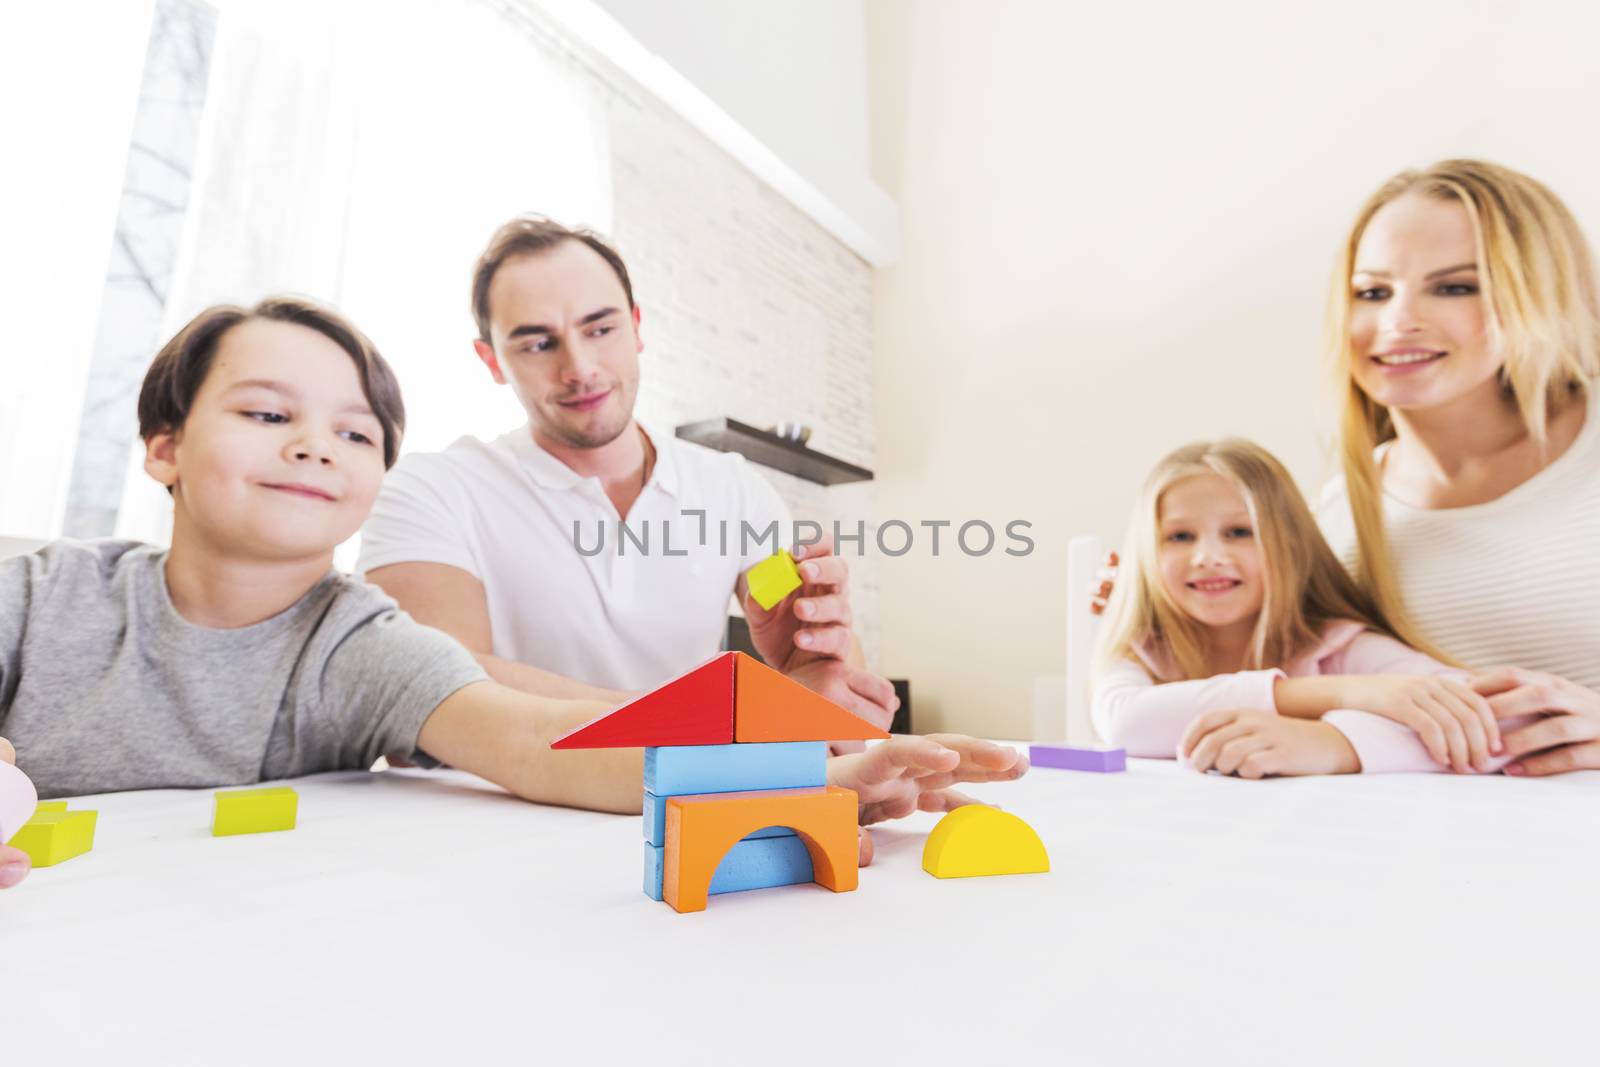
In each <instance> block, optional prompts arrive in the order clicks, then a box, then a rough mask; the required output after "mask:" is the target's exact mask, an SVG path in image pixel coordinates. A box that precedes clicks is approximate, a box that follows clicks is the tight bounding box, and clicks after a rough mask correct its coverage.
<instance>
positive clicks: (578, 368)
mask: <svg viewBox="0 0 1600 1067" xmlns="http://www.w3.org/2000/svg"><path fill="white" fill-rule="evenodd" d="M489 340H490V343H489V344H485V343H483V342H482V341H478V342H476V343H475V347H476V348H477V350H478V357H479V358H480V359H482V360H483V362H484V364H485V365H486V366H487V367H488V368H489V372H490V373H491V374H493V375H494V380H495V381H497V382H500V383H501V384H504V385H510V386H511V391H512V392H514V393H515V394H516V396H517V399H518V400H520V401H521V402H522V407H523V410H524V411H526V412H527V413H528V419H529V421H530V422H531V423H532V425H533V429H534V433H535V434H536V435H538V436H541V437H543V438H545V439H547V440H549V441H551V442H553V443H556V444H560V445H565V446H567V447H569V448H599V447H600V446H602V445H606V444H609V443H610V442H612V441H614V440H615V439H616V438H617V437H618V435H620V434H621V433H622V431H623V430H626V429H627V428H628V424H629V423H630V422H631V421H632V419H633V401H634V398H635V397H636V396H637V395H638V392H639V353H640V351H641V350H643V348H644V345H643V344H642V343H641V342H640V340H639V313H638V309H637V308H635V309H633V310H632V311H630V310H629V308H628V297H627V294H626V293H625V292H624V291H623V288H622V282H621V280H620V279H619V278H618V277H617V275H616V272H615V271H613V270H612V269H611V266H610V264H608V263H607V262H606V261H605V260H604V259H602V258H600V255H599V254H598V253H597V252H595V251H594V250H593V249H592V248H590V247H589V246H588V245H585V244H583V243H582V242H579V241H563V242H562V243H561V244H559V245H557V246H556V247H555V248H552V249H550V250H549V251H547V252H542V253H539V254H537V255H529V256H518V257H515V258H513V259H509V260H507V261H506V262H505V263H503V264H502V265H501V266H500V269H499V270H498V271H496V272H495V276H494V281H493V282H491V283H490V286H489Z"/></svg>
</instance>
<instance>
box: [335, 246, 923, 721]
mask: <svg viewBox="0 0 1600 1067" xmlns="http://www.w3.org/2000/svg"><path fill="white" fill-rule="evenodd" d="M472 304H473V315H474V317H475V319H476V320H477V326H478V331H479V337H478V340H477V341H475V342H474V347H475V348H476V350H477V353H478V357H479V359H481V360H482V361H483V364H484V366H485V367H486V368H487V369H488V371H489V373H490V374H491V375H493V377H494V380H495V381H496V382H498V383H500V384H503V385H507V386H509V387H510V388H511V390H512V392H513V393H515V394H516V396H517V399H518V400H520V401H521V403H522V406H523V409H524V410H526V411H527V413H528V424H527V425H526V426H523V427H520V428H519V429H516V430H513V431H512V432H510V433H508V434H505V435H504V436H502V437H499V438H496V439H494V440H492V441H480V440H478V439H476V438H473V437H464V438H462V439H461V440H459V441H457V442H456V443H455V444H453V445H451V446H450V447H449V448H448V449H446V450H445V451H443V452H440V453H434V454H417V453H412V454H408V455H406V456H403V457H402V458H401V459H400V462H399V464H398V465H397V466H396V467H395V468H394V469H393V470H392V471H391V472H390V473H389V476H388V478H387V479H386V480H385V482H384V487H383V491H382V493H381V494H380V496H379V498H378V502H377V505H376V506H375V507H374V508H373V512H372V517H371V519H370V520H369V521H368V523H367V525H366V527H365V528H364V529H363V531H362V544H361V558H360V562H359V564H358V570H360V571H363V572H365V573H366V576H367V578H368V579H369V580H370V581H372V582H374V583H376V584H378V585H380V586H382V587H383V588H384V589H385V590H386V591H387V592H388V593H389V594H390V595H392V596H393V597H394V598H395V599H396V600H397V601H399V603H400V606H401V607H402V608H404V609H405V610H407V611H408V612H410V613H411V615H412V616H413V617H415V618H416V619H417V620H418V621H419V622H422V623H425V624H427V625H430V626H435V627H438V628H439V629H441V630H444V631H445V632H446V633H449V634H451V635H453V636H454V637H455V638H456V639H457V640H459V641H461V643H462V644H464V645H466V647H467V648H468V649H470V650H471V651H473V652H474V653H476V654H477V655H478V658H479V660H480V661H481V662H482V663H483V664H484V666H485V667H486V668H487V670H488V671H489V673H490V674H491V675H492V676H493V677H494V678H495V679H496V680H497V681H500V682H502V683H504V684H508V685H513V686H517V687H518V688H522V689H526V690H531V691H534V692H542V693H548V694H551V695H556V696H598V697H602V698H612V699H615V698H617V697H618V696H619V695H620V694H622V693H634V692H639V691H642V690H647V689H650V688H652V687H654V686H657V685H659V684H661V683H662V682H665V681H667V680H668V679H670V678H673V677H675V676H676V675H679V674H681V673H683V672H684V671H686V670H688V669H689V668H691V667H693V666H695V665H696V664H698V663H700V662H701V661H703V660H705V659H707V658H709V657H710V656H712V655H714V654H715V653H716V651H717V649H718V648H719V647H720V644H721V638H722V634H723V631H724V627H725V625H726V621H727V607H728V597H729V595H730V594H732V595H735V596H737V597H738V598H739V602H740V603H741V604H742V605H743V606H744V610H745V614H746V617H747V619H748V621H749V623H750V632H751V638H752V641H753V643H754V644H755V646H756V649H757V650H758V651H759V652H760V653H761V656H762V658H763V659H765V660H766V661H767V662H768V663H769V664H772V665H773V666H775V667H777V668H778V669H780V670H782V671H783V672H784V673H785V674H788V675H789V676H790V677H792V678H794V679H796V680H797V681H800V682H802V683H804V684H805V685H807V686H809V687H810V688H812V689H814V690H816V691H817V692H819V693H821V694H823V695H824V696H826V697H828V698H829V699H831V700H833V701H835V702H836V703H839V704H840V705H842V706H844V707H846V708H848V709H849V710H850V711H852V712H854V713H855V714H857V715H860V716H861V717H863V718H865V719H868V720H870V721H872V722H874V723H876V724H877V725H879V726H881V727H887V726H888V724H889V721H890V720H891V719H892V717H893V715H894V710H895V707H896V705H897V703H898V702H897V700H896V698H895V695H894V689H893V687H892V686H891V685H890V684H889V683H888V682H887V681H886V680H884V679H883V678H880V677H878V676H877V675H875V674H873V673H871V672H869V671H867V670H866V669H865V667H864V664H863V661H862V657H861V652H860V646H859V644H858V643H857V642H856V640H855V638H854V636H853V635H852V633H851V632H850V594H849V581H848V579H849V575H848V569H847V567H846V565H845V562H844V560H842V559H840V558H839V557H838V556H836V555H833V554H832V552H831V551H830V549H829V548H828V547H827V546H826V545H825V544H824V545H814V546H810V547H809V548H803V549H800V550H797V551H796V552H795V555H796V558H797V559H798V560H800V571H801V575H802V577H803V578H804V579H805V580H806V584H805V586H803V587H802V588H801V589H800V590H798V591H797V592H796V593H794V594H791V595H790V596H788V597H787V598H785V599H784V600H783V601H782V602H780V603H779V604H778V605H776V607H775V608H774V609H773V610H772V611H770V612H769V611H764V610H763V609H762V608H761V606H760V605H758V604H756V603H755V601H754V600H753V599H751V598H750V597H749V596H748V595H747V593H746V588H745V580H744V572H745V571H746V570H748V569H749V568H750V567H751V566H753V565H754V564H756V563H758V562H760V561H761V560H762V559H764V558H766V557H767V556H769V555H771V554H772V553H773V552H774V551H775V550H776V548H777V547H778V545H779V544H780V543H787V541H788V540H789V537H790V534H791V525H790V522H789V513H788V509H787V508H786V507H785V506H784V504H783V501H782V500H781V499H779V497H778V495H777V493H776V492H774V490H773V489H772V487H771V486H770V485H769V484H767V482H766V481H765V480H764V479H763V478H762V477H761V476H760V475H759V474H758V473H756V472H755V471H754V470H753V469H752V468H751V467H750V465H749V464H748V463H747V462H746V461H745V460H744V458H743V457H742V456H738V455H733V454H726V453H719V452H713V451H711V450H709V449H705V448H701V447H700V446H697V445H691V444H688V443H686V442H683V441H680V440H679V439H678V438H677V437H676V436H674V435H673V434H672V433H671V432H670V431H669V430H667V429H666V428H664V427H663V428H656V427H649V428H647V427H644V426H641V425H640V424H639V422H638V421H637V420H636V419H635V418H634V416H633V405H634V399H635V397H636V396H637V394H638V390H639V353H640V351H642V349H643V344H642V342H641V341H640V337H639V322H640V314H639V308H638V307H637V306H636V305H635V303H634V300H633V288H632V284H631V282H630V281H629V278H628V272H627V267H626V266H625V265H624V264H623V262H622V259H621V257H620V256H618V255H617V253H616V252H615V251H614V250H613V249H611V248H610V247H609V246H608V245H607V244H606V243H605V242H604V241H602V240H601V239H600V238H599V237H598V236H596V235H594V234H592V233H590V232H588V231H575V230H570V229H567V228H565V227H563V226H560V225H559V224H557V223H554V222H551V221H550V220H548V219H540V218H519V219H514V220H512V221H511V222H509V223H507V224H506V225H505V226H502V227H501V228H500V229H499V230H498V231H497V232H496V233H495V235H494V237H493V238H492V239H491V240H490V243H489V247H488V248H487V249H486V250H485V251H484V253H483V255H482V257H480V259H479V261H478V265H477V268H476V270H475V272H474V276H473V291H472ZM619 520H625V522H626V526H627V528H628V530H627V532H626V533H624V532H623V531H621V530H619V528H618V523H619ZM773 524H776V526H777V531H778V533H777V534H776V536H774V535H773V534H772V533H771V532H770V531H771V530H772V528H773ZM641 539H643V540H642V541H641Z"/></svg>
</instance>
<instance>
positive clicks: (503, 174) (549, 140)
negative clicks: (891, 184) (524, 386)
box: [118, 0, 611, 565]
mask: <svg viewBox="0 0 1600 1067" xmlns="http://www.w3.org/2000/svg"><path fill="white" fill-rule="evenodd" d="M217 6H218V8H219V9H220V15H221V17H220V20H219V23H218V28H217V45H216V50H215V53H214V56H213V60H212V68H211V69H212V73H211V82H210V86H209V88H208V91H207V96H206V115H205V118H204V120H203V122H202V129H201V135H200V136H201V143H200V148H199V158H200V165H199V167H198V171H197V174H196V176H195V186H194V190H193V193H192V196H191V202H190V210H189V214H188V218H187V220H186V227H187V228H186V232H185V238H184V245H183V252H182V253H181V254H180V259H179V265H178V271H177V278H176V280H175V282H174V286H173V296H172V298H171V300H170V301H169V303H168V312H167V319H168V321H167V329H166V331H165V334H166V335H167V336H170V335H171V333H173V332H174V331H176V330H177V328H178V327H179V326H181V325H182V324H183V323H184V322H185V321H187V320H188V319H189V318H190V317H191V316H192V315H193V314H194V313H195V312H197V311H199V310H200V309H201V308H204V307H206V306H208V305H210V304H214V303H219V302H227V303H240V304H249V303H251V302H253V301H256V300H259V299H261V298H262V297H264V296H267V295H270V294H275V293H283V292H295V293H302V294H305V295H308V296H312V297H315V298H317V299H319V300H323V301H326V302H328V303H330V304H332V305H334V306H335V307H337V308H339V309H340V310H341V311H343V312H344V313H346V314H347V315H349V316H350V317H351V318H352V319H353V320H354V321H355V322H356V324H357V325H358V326H360V327H361V328H362V329H363V330H364V331H365V332H366V333H367V334H368V335H369V336H370V337H371V338H372V339H373V341H374V342H375V343H376V344H377V346H378V348H379V350H380V351H381V352H383V354H384V356H385V357H386V358H387V359H388V360H389V361H390V363H391V364H393V366H394V368H395V371H396V373H397V374H398V375H399V378H400V383H401V386H402V389H403V391H404V394H405V399H406V408H407V414H408V417H409V429H408V431H407V434H406V439H405V449H406V450H407V451H410V450H415V449H425V450H432V449H438V448H442V447H444V446H445V445H446V444H448V443H449V442H451V441H453V440H454V439H456V438H457V437H459V436H461V435H463V434H466V433H472V434H476V435H478V436H485V437H486V436H490V435H493V434H497V433H499V432H502V431H504V430H506V429H508V428H510V427H512V426H515V425H517V424H518V423H519V422H520V421H521V420H522V418H523V415H522V411H521V408H520V407H519V406H518V405H517V403H516V401H515V399H514V398H512V397H511V396H510V394H509V392H508V391H507V390H505V389H503V388H497V387H495V386H494V385H493V383H492V382H491V381H490V380H489V378H488V375H487V372H485V371H484V370H483V368H482V366H481V365H480V364H479V363H478V362H477V359H476V357H475V356H474V354H473V351H472V346H471V341H472V337H473V333H474V331H473V327H472V319H471V315H470V312H469V307H468V303H469V300H468V291H469V283H470V273H471V269H472V264H473V261H474V259H475V258H476V256H477V254H478V253H479V252H480V251H481V250H482V247H483V244H484V243H485V241H486V240H487V239H488V237H489V235H490V233H491V232H493V230H494V228H495V227H496V226H497V225H498V224H499V223H501V222H503V221H505V220H506V219H508V218H510V217H511V216H513V215H516V214H519V213H523V212H530V211H531V212H539V213H542V214H546V215H551V216H553V217H555V218H558V219H561V220H562V221H565V222H569V223H573V224H584V225H589V226H594V227H596V228H599V229H601V230H605V229H607V228H608V227H609V225H610V221H611V183H610V175H609V169H608V160H609V156H610V152H609V146H608V144H607V141H606V134H605V121H604V113H603V107H604V100H603V97H602V95H601V91H600V88H599V86H598V85H597V84H596V83H595V82H594V81H593V79H592V77H591V76H590V75H588V74H587V73H585V72H584V71H583V70H582V69H581V68H580V67H578V66H577V65H576V64H575V62H574V61H573V60H572V59H571V58H570V57H567V56H565V55H562V54H559V53H557V52H556V51H554V50H553V49H551V48H550V47H549V46H548V45H547V44H544V43H542V42H540V41H537V40H536V39H534V38H532V37H530V36H529V35H528V33H527V31H526V29H525V28H524V27H522V26H521V25H519V24H518V23H516V22H514V21H512V20H511V18H510V17H508V16H507V15H506V14H504V13H503V12H502V11H500V10H498V9H496V8H494V7H491V6H489V5H488V3H486V2H478V0H465V2H464V0H411V2H407V3H399V4H397V3H386V4H385V3H373V2H366V0H316V2H308V0H287V2H286V0H221V2H219V3H218V5H217ZM140 455H142V453H140V452H138V451H135V452H134V453H133V454H132V455H130V465H134V466H136V465H137V464H138V462H139V457H140ZM170 521H171V517H170V505H169V504H168V502H167V496H166V494H165V493H164V492H162V491H161V490H160V489H159V487H157V486H155V484H154V483H153V482H151V481H150V480H149V478H148V477H146V476H145V475H144V474H143V473H142V471H140V472H138V473H132V472H130V477H129V479H128V489H127V492H126V494H125V496H124V499H123V505H122V509H121V512H120V514H119V518H118V534H119V535H121V536H127V537H137V538H140V539H143V540H149V541H156V542H164V541H165V540H166V539H167V537H168V536H169V531H170ZM353 552H354V548H353V546H351V545H347V546H344V548H343V549H341V552H340V554H339V558H340V560H341V562H342V563H345V564H346V565H348V563H349V562H350V560H351V559H352V558H353Z"/></svg>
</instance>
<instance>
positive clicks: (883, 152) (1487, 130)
mask: <svg viewBox="0 0 1600 1067" xmlns="http://www.w3.org/2000/svg"><path fill="white" fill-rule="evenodd" d="M867 12H868V26H869V28H868V43H869V72H870V76H871V88H872V101H873V133H872V142H873V152H874V168H875V174H876V175H877V178H878V180H879V181H880V183H881V184H883V186H884V187H885V188H886V189H887V190H888V191H889V192H890V193H891V194H893V195H894V196H896V198H897V199H898V202H899V206H900V212H901V215H900V218H901V226H902V258H901V260H900V262H899V263H898V264H897V265H896V266H894V267H893V268H891V269H889V270H886V271H882V272H880V273H879V276H878V286H877V291H876V295H875V313H876V319H875V331H876V337H875V364H876V371H877V398H878V399H877V405H876V413H877V419H878V431H879V439H878V443H879V467H878V470H879V475H880V481H879V513H880V516H881V517H884V518H888V517H902V518H905V519H907V520H908V521H916V520H917V519H920V518H931V517H943V518H948V517H952V516H962V517H969V518H986V519H989V520H991V521H994V520H997V519H1004V518H1010V517H1025V518H1030V519H1032V520H1033V521H1034V523H1035V534H1036V536H1037V538H1038V543H1039V550H1038V551H1037V552H1036V553H1035V554H1034V555H1033V556H1031V557H1028V558H1026V559H1021V560H1018V559H1010V558H1006V557H998V558H995V557H990V558H985V559H979V560H968V559H965V558H963V557H961V556H959V555H956V556H953V557H951V556H941V557H940V558H939V559H937V560H936V559H933V558H931V557H929V556H928V555H926V554H924V553H913V554H912V555H908V556H906V557H904V558H902V559H899V560H885V561H882V563H881V568H880V569H881V575H880V581H881V587H882V606H883V620H882V621H883V649H884V654H883V660H882V666H883V667H884V668H885V669H886V670H887V671H889V672H890V673H894V674H904V675H906V676H908V677H910V678H911V679H912V685H913V690H914V692H915V693H916V694H917V696H916V710H917V715H918V727H919V728H921V729H928V728H933V727H936V726H937V727H945V728H959V729H965V730H969V731H973V732H980V733H987V734H990V735H999V736H1026V735H1027V733H1028V731H1029V727H1030V717H1029V704H1030V702H1031V698H1032V691H1033V679H1034V678H1035V677H1036V676H1043V675H1051V674H1060V673H1061V672H1062V669H1063V664H1062V660H1063V652H1062V649H1063V643H1064V634H1065V618H1064V609H1063V607H1062V596H1063V588H1064V584H1063V583H1064V579H1065V559H1064V552H1065V545H1066V540H1067V538H1068V537H1069V536H1071V535H1072V534H1073V533H1076V532H1090V533H1097V534H1100V535H1101V536H1103V537H1106V538H1108V539H1114V540H1120V537H1121V533H1122V529H1123V525H1124V522H1125V520H1126V517H1127V509H1128V508H1129V507H1130V506H1131V504H1132V501H1133V497H1134V494H1135V491H1136V489H1137V486H1138V484H1139V482H1140V480H1141V479H1142V478H1143V476H1144V474H1145V472H1146V471H1147V470H1148V468H1149V467H1150V465H1151V464H1152V463H1153V462H1154V460H1155V459H1157V458H1158V457H1159V456H1160V455H1161V454H1162V453H1164V452H1165V451H1167V450H1168V449H1170V448H1171V447H1174V446H1176V445H1178V444H1180V443H1183V442H1185V441H1188V440H1190V439H1194V438H1200V437H1207V436H1215V435H1220V434H1224V433H1237V434H1243V435H1246V436H1249V437H1253V438H1255V439H1257V440H1258V441H1260V442H1261V443H1263V444H1265V445H1267V446H1268V447H1269V448H1271V449H1273V450H1274V451H1276V452H1277V453H1278V454H1279V455H1280V456H1281V457H1282V458H1283V459H1284V460H1285V461H1286V462H1287V463H1288V464H1289V465H1290V466H1291V469H1293V470H1294V471H1295V472H1296V474H1297V476H1298V477H1299V478H1300V479H1301V480H1302V484H1303V486H1305V487H1306V488H1308V489H1313V490H1314V488H1315V486H1316V485H1317V484H1318V483H1319V482H1320V480H1321V478H1322V476H1323V474H1324V473H1325V471H1326V469H1327V467H1326V466H1325V463H1324V456H1325V452H1324V446H1325V445H1326V444H1327V439H1328V432H1327V430H1328V428H1329V427H1331V419H1329V418H1327V417H1326V416H1325V414H1324V405H1323V403H1322V401H1323V398H1324V396H1325V394H1326V390H1324V389H1323V388H1322V378H1321V377H1320V367H1319V362H1318V358H1319V349H1318V343H1319V330H1320V324H1321V314H1322V302H1323V297H1324V290H1325V285H1326V282H1327V279H1328V270H1329V268H1330V266H1331V263H1332V258H1333V255H1334V251H1335V248H1336V245H1337V244H1338V242H1339V240H1340V239H1341V235H1342V232H1343V231H1344V229H1345V227H1346V226H1347V224H1348V220H1349V218H1350V216H1351V215H1352V214H1353V212H1354V210H1355V208H1356V206H1357V205H1358V203H1359V202H1360V200H1361V199H1362V198H1364V197H1365V196H1366V194H1367V193H1368V192H1369V191H1370V189H1371V188H1372V187H1374V186H1375V185H1377V184H1378V183H1379V182H1380V181H1381V180H1382V179H1384V178H1385V177H1387V176H1388V175H1389V174H1391V173H1392V172H1394V171H1396V170H1398V169H1400V168H1402V167H1405V166H1408V165H1413V164H1425V163H1428V162H1431V161H1433V160H1435V159H1438V158H1442V157H1447V156H1453V155H1476V156H1483V157H1487V158H1490V159H1494V160H1498V161H1501V162H1504V163H1507V164H1510V165H1512V166H1515V167H1517V168H1519V169H1522V170H1524V171H1527V172H1528V173H1531V174H1533V175H1535V176H1536V177H1538V178H1540V179H1542V180H1544V181H1545V182H1547V183H1548V184H1549V185H1551V186H1552V187H1553V188H1554V189H1555V190H1556V191H1557V192H1558V193H1560V194H1561V195H1562V196H1563V197H1565V198H1566V199H1567V201H1568V203H1569V205H1570V206H1571V207H1572V208H1573V209H1574V211H1575V212H1576V213H1577V214H1578V216H1579V218H1580V220H1581V221H1582V222H1584V223H1585V225H1586V226H1587V228H1588V229H1589V231H1590V233H1591V235H1592V236H1593V235H1595V234H1597V233H1600V182H1597V181H1596V175H1600V139H1597V138H1595V137H1594V136H1593V135H1592V128H1593V116H1594V114H1595V112H1596V105H1597V104H1600V52H1597V48H1596V45H1595V42H1596V41H1600V12H1597V10H1596V9H1594V8H1592V7H1591V8H1585V7H1580V6H1578V5H1575V4H1570V3H1534V4H1515V5H1513V4H1509V3H1499V2H1487V3H1479V4H1471V5H1462V4H1458V3H1443V2H1437V0H1428V2H1422V3H1411V4H1403V5H1402V4H1392V3H1387V2H1376V0H1355V2H1352V3H1346V4H1340V5H1316V6H1313V5H1300V4H1296V5H1283V4H1275V3H1268V2H1241V0H1232V2H1228V0H1223V2H1218V3H1211V4H1205V5H1194V4H1189V3H1185V2H1179V0H1160V2H1155V3H1146V4H1140V5H1122V6H1118V5H1088V4H1070V5H1069V4H1061V3H1055V2H1049V0H1034V2H1024V0H1009V2H994V0H982V2H980V0H941V2H940V3H937V4H931V3H915V2H911V0H878V2H875V3H873V4H870V5H869V6H868V9H867Z"/></svg>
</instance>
